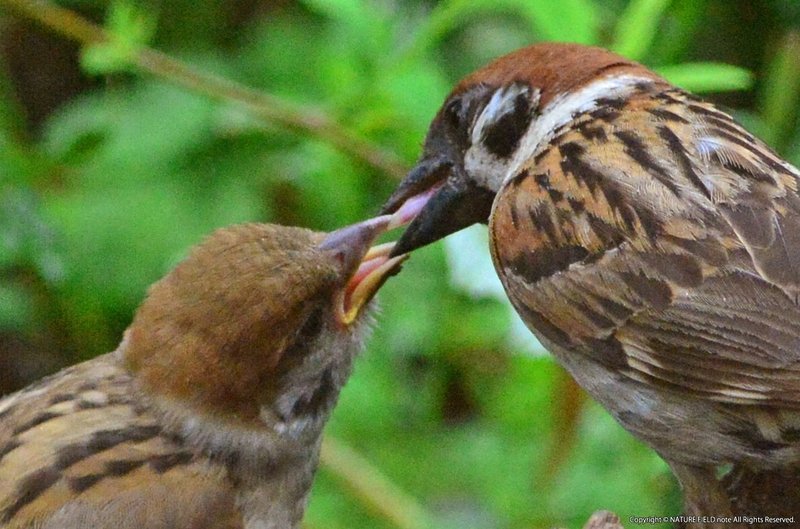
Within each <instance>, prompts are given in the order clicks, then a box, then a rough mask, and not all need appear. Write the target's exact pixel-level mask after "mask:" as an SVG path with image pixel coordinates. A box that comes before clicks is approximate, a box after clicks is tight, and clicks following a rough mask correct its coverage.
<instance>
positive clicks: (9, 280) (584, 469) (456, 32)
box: [0, 0, 800, 529]
mask: <svg viewBox="0 0 800 529" xmlns="http://www.w3.org/2000/svg"><path fill="white" fill-rule="evenodd" d="M64 5H66V6H67V7H70V8H73V9H77V10H79V11H81V12H83V13H85V14H87V15H88V16H90V17H93V18H95V19H97V18H98V16H99V17H100V18H101V19H102V18H104V19H105V20H106V29H107V30H108V31H110V32H111V33H112V35H113V38H112V39H111V41H110V42H109V43H106V44H103V45H100V46H92V47H89V48H86V49H84V51H83V54H82V65H83V68H84V71H85V73H86V74H87V75H91V76H93V77H92V79H93V80H92V81H91V82H89V83H87V84H88V85H89V86H88V88H84V89H82V90H80V91H79V93H77V94H75V95H72V94H71V95H69V96H68V97H64V98H63V99H62V100H60V101H59V105H58V108H57V109H56V110H54V111H48V112H47V114H46V118H45V119H44V120H42V121H40V122H36V123H32V122H31V121H30V120H29V119H28V116H29V115H31V113H32V109H33V108H35V105H36V104H37V102H36V100H35V99H32V98H31V97H28V96H29V95H30V94H28V93H27V92H26V90H27V89H28V88H30V87H29V86H28V85H25V78H26V77H25V76H24V75H21V74H20V73H19V70H14V69H13V68H10V67H9V60H6V61H5V62H4V63H0V340H2V339H4V338H3V337H9V336H13V337H14V338H15V340H16V341H15V343H17V342H18V341H19V340H22V342H23V343H24V344H26V346H27V347H30V350H31V351H34V350H35V351H43V352H47V353H49V354H51V355H52V354H57V355H60V356H61V359H62V362H64V363H66V362H75V361H78V360H80V359H86V358H90V357H92V356H95V355H97V354H100V353H103V352H106V351H109V350H111V349H113V348H114V347H115V345H116V343H117V341H118V340H119V338H120V336H121V333H122V331H123V330H124V328H125V326H126V325H127V323H128V322H129V321H130V319H131V316H132V313H133V311H134V310H135V308H136V306H137V304H138V303H139V301H140V300H141V299H142V297H143V296H144V293H145V290H146V288H147V285H149V284H150V283H152V282H153V281H155V280H156V279H158V278H159V277H160V276H162V275H163V274H164V273H165V272H166V271H167V270H169V268H170V267H171V266H172V265H174V263H175V262H176V261H177V260H178V259H180V257H181V256H182V255H183V254H184V252H185V251H186V249H187V248H188V247H189V246H190V245H192V244H194V243H196V242H198V241H199V240H200V239H201V238H202V236H203V235H204V234H207V233H208V232H210V231H211V230H213V229H214V228H216V227H219V226H222V225H226V224H231V223H236V222H242V221H249V220H260V221H268V222H278V223H285V224H298V225H303V226H308V227H312V228H316V229H325V230H327V229H332V228H335V227H337V226H340V225H342V224H345V223H349V222H352V221H355V220H358V219H361V218H364V217H366V216H368V215H371V214H374V213H375V212H376V211H377V209H378V207H379V205H380V204H381V202H382V201H383V200H384V199H385V198H386V197H387V196H388V195H389V193H390V192H391V190H392V188H393V186H394V185H395V184H396V180H395V179H393V178H392V177H390V176H388V175H387V174H385V172H383V171H380V170H378V169H376V168H375V167H371V166H370V165H369V164H365V163H364V162H363V161H358V160H356V159H354V158H353V157H352V156H350V155H348V154H347V153H344V152H341V151H340V150H337V149H336V148H334V147H333V146H332V145H331V144H330V143H329V142H327V141H325V140H324V139H322V138H321V137H319V136H318V135H315V134H313V133H311V134H308V133H302V132H298V131H297V130H289V129H287V127H285V126H281V125H279V124H276V123H269V122H265V121H263V120H261V119H258V118H257V117H256V116H254V115H253V114H251V113H249V112H248V111H247V109H246V108H243V107H242V105H240V104H238V103H237V102H236V101H232V100H227V99H225V98H224V97H223V98H217V99H213V98H208V97H205V96H202V95H199V94H198V93H196V92H194V91H191V90H186V89H183V88H179V87H176V86H173V85H171V84H169V83H166V82H165V81H164V80H163V79H159V78H158V77H152V76H148V75H142V74H140V73H136V72H137V71H136V69H135V68H134V67H132V65H131V63H130V61H131V58H132V57H133V55H134V54H136V53H137V52H138V50H139V48H140V46H142V45H144V44H148V45H151V46H153V47H155V48H157V49H159V50H162V51H164V52H166V53H168V54H170V55H172V56H174V57H177V58H179V59H180V60H182V61H184V62H186V63H189V64H191V65H193V67H194V68H196V69H197V70H201V71H206V72H212V73H214V74H217V75H219V76H222V77H224V78H228V79H231V80H234V81H237V82H239V83H242V84H244V85H247V86H250V87H253V88H256V89H258V90H262V91H265V92H267V93H269V94H272V95H273V96H276V97H279V98H280V99H281V100H282V101H283V102H284V103H286V104H287V105H289V106H290V107H292V108H298V109H302V110H303V112H307V113H310V115H320V116H327V117H328V118H330V119H332V120H333V121H334V122H336V123H338V124H339V126H340V127H341V130H343V131H346V132H347V133H348V134H352V135H354V136H355V137H357V138H360V139H362V140H366V141H368V142H371V143H373V144H374V145H376V146H381V147H380V149H384V150H388V151H390V152H393V153H395V154H396V156H397V157H399V159H401V160H403V161H404V162H405V163H406V164H407V165H409V166H410V165H411V164H412V163H413V160H414V159H415V157H416V156H417V154H418V151H419V146H420V143H421V141H422V138H423V137H424V133H425V130H426V127H427V125H428V123H429V121H430V119H431V118H432V116H433V115H434V113H435V111H436V110H437V108H438V107H439V105H440V104H441V101H442V100H443V98H444V96H445V95H446V93H447V92H448V91H449V88H450V87H451V86H452V84H453V83H454V82H455V81H456V80H457V79H458V78H459V77H460V76H462V75H464V74H466V73H468V72H469V71H471V70H473V69H474V68H476V67H478V66H480V65H482V64H484V63H485V62H486V61H488V60H489V59H491V58H493V57H495V56H497V55H499V54H502V53H505V52H507V51H510V50H512V49H515V48H517V47H520V46H523V45H527V44H530V43H533V42H538V41H542V40H562V41H574V42H581V43H587V44H599V45H603V46H606V47H609V48H612V49H615V50H617V51H619V52H621V53H624V54H626V55H628V56H631V57H633V58H635V59H637V60H640V61H642V62H644V63H645V64H648V65H649V66H651V67H653V68H655V69H656V70H657V71H660V72H661V73H662V74H664V75H665V76H667V77H668V78H670V79H672V80H673V81H674V82H676V83H678V84H680V85H681V86H684V87H685V88H688V89H690V90H694V91H698V92H707V93H708V92H710V93H712V96H711V97H712V99H716V100H717V101H719V102H721V103H723V104H725V105H734V106H735V107H736V110H735V111H734V112H735V114H736V115H737V116H738V117H739V118H741V119H742V120H743V121H744V122H745V123H746V124H747V125H748V126H749V127H750V128H751V129H753V131H754V132H756V133H757V134H759V135H760V136H762V137H764V138H765V139H766V140H768V141H770V142H771V143H772V145H773V146H774V147H775V148H776V149H778V150H779V151H780V152H782V153H784V154H786V155H788V156H789V157H790V159H793V160H794V161H795V162H797V161H800V126H798V125H799V124H798V113H797V106H798V94H799V93H800V90H798V87H800V53H798V47H799V46H800V44H798V41H799V39H800V37H798V26H800V10H798V8H797V3H796V2H793V1H792V0H783V1H778V0H775V1H771V2H760V3H750V2H745V1H736V2H731V1H728V0H672V1H670V0H631V1H626V0H561V1H559V2H550V1H549V0H541V1H534V0H478V1H469V0H445V1H441V2H435V1H433V0H429V1H423V0H410V1H407V2H389V1H388V0H387V1H378V0H374V1H372V0H301V1H297V2H291V1H283V2H261V3H259V2H255V1H252V2H231V3H226V2H215V1H208V0H205V1H199V2H198V1H192V2H189V1H188V0H176V1H171V2H160V3H159V2H150V3H147V4H145V3H133V2H122V1H118V2H112V3H110V4H107V3H105V2H100V1H92V0H81V1H78V0H75V1H72V2H65V3H64ZM3 6H4V2H3V1H2V0H0V35H3V34H5V35H6V36H13V35H19V34H20V32H23V33H31V32H32V33H33V34H34V36H35V35H41V30H34V29H32V27H31V26H28V25H26V24H25V23H24V22H22V21H21V19H19V18H15V17H14V16H13V13H12V12H11V11H10V10H7V9H4V7H3ZM12 29H13V30H14V31H13V32H12V31H11V30H12ZM0 40H3V37H0ZM9 40H12V39H11V38H10V37H9ZM20 42H23V41H20ZM16 45H21V44H19V42H16V43H15V42H5V46H6V49H7V50H8V49H11V50H12V51H13V49H14V46H16ZM6 57H8V55H7V56H6ZM29 60H30V61H33V60H34V59H29ZM36 60H37V61H42V62H43V63H47V61H48V60H50V58H49V57H46V56H44V57H39V58H37V59H36ZM35 66H36V65H35V64H32V63H28V65H27V67H30V68H34V67H35ZM751 72H752V73H751ZM57 75H58V70H56V76H57ZM754 83H755V85H754ZM54 86H57V84H55V85H54ZM753 87H754V88H753ZM39 88H41V87H39ZM728 90H744V92H738V93H736V94H728V95H723V94H721V92H724V91H728ZM470 240H471V239H470ZM446 251H447V252H449V253H450V255H447V256H446V255H445V252H446ZM481 256H483V259H485V258H486V251H485V248H482V247H480V245H479V244H475V243H470V242H469V240H467V242H466V243H455V244H450V245H448V246H447V250H445V245H442V244H437V245H433V246H432V247H429V248H426V249H423V250H421V251H419V252H418V253H417V254H416V255H415V256H414V258H413V259H411V260H410V262H409V263H408V264H407V266H406V269H405V271H404V273H402V274H400V275H399V276H398V277H397V278H395V279H392V281H390V282H389V284H388V285H387V286H386V288H385V289H384V291H383V294H382V304H383V306H384V310H383V313H382V314H381V315H380V317H379V318H378V322H377V325H376V331H375V334H374V337H373V339H372V341H371V344H370V347H369V350H368V351H367V353H366V354H365V355H364V357H363V358H362V359H361V360H360V361H359V364H358V366H357V369H356V372H355V374H354V376H353V378H352V380H351V382H350V383H349V385H348V386H347V388H346V390H345V392H344V393H343V395H342V399H341V403H340V405H339V407H338V409H337V410H336V413H335V416H334V418H333V420H332V422H331V424H330V427H329V430H328V431H329V433H330V434H331V435H334V436H336V437H337V438H338V439H341V440H343V441H344V442H346V443H347V444H348V445H349V446H351V447H353V448H354V449H355V450H356V451H357V452H358V453H360V454H361V455H362V456H364V457H365V458H366V459H367V460H368V461H370V462H372V463H373V464H374V465H376V466H377V467H378V468H379V469H380V470H381V471H382V472H383V473H385V475H386V476H387V477H388V478H389V479H390V480H391V481H392V482H393V483H395V484H396V485H397V486H398V487H400V488H401V489H402V490H405V491H407V492H408V493H410V494H411V495H412V496H413V497H414V498H416V499H417V501H418V502H419V503H420V505H421V506H422V507H423V508H424V509H425V510H427V511H428V512H429V514H430V517H431V519H432V520H434V522H433V524H432V525H433V526H435V527H442V528H445V527H453V528H455V527H481V528H534V527H550V526H553V525H561V526H569V527H579V526H581V525H582V524H583V522H584V521H585V520H586V519H587V518H588V516H589V514H590V513H591V512H592V511H594V510H596V509H599V508H605V509H610V510H614V511H616V512H617V513H619V514H620V515H621V516H622V517H623V520H625V519H626V518H627V517H628V516H632V515H637V516H652V515H663V514H671V513H676V512H677V510H678V509H679V503H680V502H679V496H678V493H677V491H676V489H675V486H674V483H673V481H672V479H671V477H670V476H669V474H668V472H667V470H666V468H665V466H664V464H663V463H662V462H661V461H660V460H659V459H658V458H657V457H656V456H655V455H654V454H653V453H651V452H650V451H649V450H648V449H647V448H645V447H644V446H642V445H641V444H640V443H638V442H636V441H635V440H633V439H632V438H631V437H630V436H629V435H627V434H626V433H625V432H624V431H622V430H621V429H620V428H619V427H618V426H617V425H616V424H615V423H614V422H613V420H612V419H610V417H609V416H608V415H607V414H606V413H605V412H603V411H602V410H601V409H599V408H598V407H597V406H595V405H593V404H581V402H582V401H581V399H579V398H578V399H573V400H569V399H567V398H566V396H565V389H564V388H565V387H568V386H565V383H564V375H563V373H562V372H561V371H560V369H559V368H558V367H557V366H555V365H554V364H553V362H552V361H551V360H550V359H549V358H548V357H546V356H541V355H537V354H536V353H531V352H530V350H531V349H534V350H535V349H537V346H535V345H534V346H532V347H531V346H527V347H526V346H524V345H520V341H519V340H518V339H514V338H513V336H512V331H511V329H512V327H513V325H512V322H513V320H512V316H511V311H510V309H509V307H508V305H507V304H506V303H504V302H503V301H502V300H500V299H498V296H496V295H493V294H491V293H488V294H487V293H486V292H480V291H479V292H476V291H475V290H473V289H470V288H468V287H465V286H464V282H465V281H466V282H467V283H469V282H470V281H471V279H470V278H467V279H466V280H465V279H464V278H462V279H461V280H458V278H454V277H453V270H455V269H457V268H458V266H457V262H458V261H459V260H464V259H469V260H473V259H479V258H481ZM470 262H471V261H470ZM482 270H483V269H482ZM481 273H488V274H491V271H488V272H481ZM473 279H474V280H476V281H477V278H473ZM9 351H10V349H8V350H6V349H4V348H3V347H2V344H0V354H9V355H10V354H11V352H9ZM28 361H32V360H31V359H30V358H28ZM33 362H34V363H35V360H33ZM565 410H566V413H564V411H565ZM571 412H575V413H571ZM573 416H574V419H572V418H571V417H573ZM570 421H573V422H570ZM557 454H565V455H564V457H563V458H562V459H559V458H558V457H556V455H557ZM307 518H308V520H307V524H308V525H309V527H315V528H316V527H319V528H330V529H336V528H345V527H376V528H388V527H392V525H391V524H390V523H389V522H388V521H386V520H385V519H384V518H383V517H382V516H380V515H378V514H375V513H373V512H370V511H369V510H367V509H366V508H365V507H364V505H363V502H362V501H360V499H359V498H358V496H357V495H354V494H352V493H351V492H349V491H348V489H347V488H346V487H343V486H342V481H341V479H340V477H339V476H337V475H336V473H334V472H331V471H329V470H326V469H325V468H323V469H322V471H321V473H320V476H319V478H318V480H317V483H316V486H315V489H314V494H313V498H312V501H311V505H310V509H309V513H308V517H307Z"/></svg>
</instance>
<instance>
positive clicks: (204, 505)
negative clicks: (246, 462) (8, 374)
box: [0, 355, 243, 529]
mask: <svg viewBox="0 0 800 529" xmlns="http://www.w3.org/2000/svg"><path fill="white" fill-rule="evenodd" d="M130 382H131V381H130V378H129V377H128V376H127V374H126V373H125V372H124V371H123V370H121V369H119V368H118V367H117V366H116V364H115V362H114V361H113V357H111V356H110V355H107V356H105V357H101V358H98V359H95V360H93V361H91V362H86V363H84V364H80V365H78V366H75V367H73V368H70V369H69V370H66V371H64V372H62V373H59V374H58V375H55V376H54V377H51V378H50V379H46V380H44V381H42V382H41V383H39V384H38V385H36V386H32V387H30V388H28V389H26V390H23V392H21V393H18V394H16V395H12V396H10V397H8V398H6V399H5V400H3V401H0V527H3V528H8V529H12V528H13V529H17V528H19V529H23V528H34V527H35V528H37V529H45V528H47V529H50V528H52V529H55V528H59V529H77V528H86V527H92V528H109V529H112V528H113V529H128V528H131V529H133V528H142V529H162V528H163V529H167V528H187V529H188V528H193V529H201V528H209V529H210V528H218V527H221V528H229V529H234V528H240V527H243V524H242V521H241V516H240V515H239V513H238V509H237V507H236V505H235V503H234V494H233V492H232V490H231V484H230V483H229V482H228V480H227V478H226V476H225V472H224V470H222V468H221V467H218V466H215V465H213V464H211V463H210V462H208V461H206V460H204V459H203V458H200V457H197V456H196V455H195V454H194V453H193V452H192V451H191V450H190V449H189V448H187V447H185V446H182V445H181V443H180V441H179V440H177V439H174V438H170V437H169V436H167V435H165V434H164V433H163V432H162V431H161V429H160V427H159V425H158V424H157V422H156V421H155V419H154V417H153V416H152V415H151V414H150V412H149V411H148V410H147V409H146V408H144V407H142V406H139V405H137V402H136V401H135V400H134V398H133V396H132V393H133V392H132V391H131V390H132V388H131V383H130Z"/></svg>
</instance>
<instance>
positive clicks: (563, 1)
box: [508, 0, 600, 44]
mask: <svg viewBox="0 0 800 529" xmlns="http://www.w3.org/2000/svg"><path fill="white" fill-rule="evenodd" d="M508 3H509V5H511V6H514V7H516V8H517V9H518V10H519V11H520V13H521V14H522V15H524V16H525V17H526V18H528V20H529V21H530V22H531V24H532V26H533V29H534V30H535V31H536V33H537V35H538V36H539V37H540V38H541V40H553V41H558V42H577V43H580V44H596V43H597V40H598V34H597V30H598V25H599V20H600V17H599V13H598V8H597V6H596V5H595V3H594V2H592V1H590V0H560V1H559V2H552V1H551V0H539V1H535V2H531V1H526V0H512V1H509V2H508Z"/></svg>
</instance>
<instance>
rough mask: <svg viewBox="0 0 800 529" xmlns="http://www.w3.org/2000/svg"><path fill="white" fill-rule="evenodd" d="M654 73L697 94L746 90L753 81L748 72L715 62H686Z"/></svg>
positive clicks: (665, 67) (662, 68)
mask: <svg viewBox="0 0 800 529" xmlns="http://www.w3.org/2000/svg"><path fill="white" fill-rule="evenodd" d="M656 71H657V72H658V73H659V74H660V75H662V76H664V77H665V78H666V79H667V80H668V81H669V82H671V83H673V84H675V85H677V86H680V87H681V88H683V89H685V90H689V91H691V92H697V93H704V92H730V91H733V90H748V89H749V88H751V87H752V86H753V82H754V80H755V78H754V76H753V74H752V73H751V72H750V71H749V70H746V69H744V68H741V67H739V66H734V65H732V64H723V63H717V62H687V63H683V64H675V65H671V66H664V67H661V68H657V69H656Z"/></svg>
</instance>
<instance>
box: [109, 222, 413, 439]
mask: <svg viewBox="0 0 800 529" xmlns="http://www.w3.org/2000/svg"><path fill="white" fill-rule="evenodd" d="M389 222H390V218H389V217H388V216H386V217H379V218H376V219H372V220H369V221H366V222H362V223H360V224H355V225H352V226H348V227H346V228H343V229H341V230H338V231H335V232H332V233H330V234H324V233H317V232H313V231H310V230H306V229H302V228H290V227H284V226H275V225H269V224H245V225H239V226H233V227H229V228H223V229H220V230H218V231H217V232H215V233H214V234H212V235H211V236H210V237H209V238H208V239H206V240H205V241H204V242H203V243H201V244H200V245H198V246H197V247H195V248H194V249H193V250H192V252H191V254H190V255H189V256H188V257H187V258H186V259H185V260H184V261H183V262H181V263H180V264H179V265H178V266H177V267H176V268H175V269H174V270H173V271H172V272H170V273H169V274H168V275H167V276H166V277H165V278H163V279H162V280H160V281H159V282H157V283H155V284H154V285H153V286H152V287H151V288H150V290H149V293H148V296H147V299H146V300H145V301H144V303H143V304H142V306H141V307H140V308H139V310H138V312H137V313H136V316H135V318H134V321H133V323H132V324H131V326H130V328H129V329H128V331H127V333H126V338H125V341H124V342H123V345H122V352H123V354H124V357H125V362H126V364H127V366H128V367H129V368H130V369H131V371H132V372H133V373H134V374H135V376H136V377H137V380H138V381H139V383H140V384H142V385H143V386H144V387H145V388H146V389H147V390H148V392H149V393H150V394H154V395H156V396H157V398H161V399H163V400H165V401H167V402H169V403H174V404H177V405H178V406H179V407H181V408H188V409H191V410H193V412H194V413H196V414H198V415H200V416H201V417H207V418H210V419H212V420H213V421H215V422H217V423H222V424H229V425H231V426H244V427H246V428H248V429H250V428H260V427H262V426H264V425H265V424H266V425H267V426H269V427H271V428H273V429H276V428H277V429H280V430H281V431H287V430H288V431H291V430H292V428H297V429H299V430H302V429H304V428H307V427H311V426H313V427H315V428H319V427H321V424H322V423H324V420H325V418H326V417H327V414H328V412H329V411H330V409H331V407H332V406H333V404H334V403H335V400H336V398H337V396H338V393H339V389H340V388H341V386H342V385H343V384H344V382H345V380H346V378H347V376H348V374H349V372H350V368H351V362H352V360H353V357H354V355H355V354H356V352H358V350H359V349H360V348H361V344H362V340H363V337H364V336H363V335H364V330H365V327H366V326H365V325H364V322H365V320H367V319H368V314H369V312H370V310H369V306H370V304H371V303H370V300H371V299H372V297H373V295H374V294H375V292H376V291H377V289H378V288H379V287H380V285H381V284H382V282H383V281H384V280H385V279H386V278H387V277H388V276H389V275H391V274H392V273H394V272H396V271H397V269H398V266H399V264H400V262H401V261H402V260H403V258H402V257H400V258H391V259H390V258H389V257H388V253H389V247H385V246H384V247H376V248H373V249H371V250H370V245H371V244H372V242H373V241H374V240H375V238H376V237H377V236H378V235H379V234H380V233H382V232H383V231H384V230H386V229H387V228H388V225H389ZM295 433H296V434H297V435H301V434H303V433H304V432H302V431H298V432H295Z"/></svg>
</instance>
